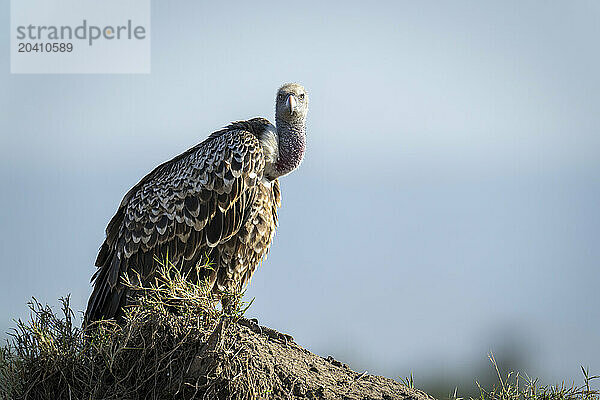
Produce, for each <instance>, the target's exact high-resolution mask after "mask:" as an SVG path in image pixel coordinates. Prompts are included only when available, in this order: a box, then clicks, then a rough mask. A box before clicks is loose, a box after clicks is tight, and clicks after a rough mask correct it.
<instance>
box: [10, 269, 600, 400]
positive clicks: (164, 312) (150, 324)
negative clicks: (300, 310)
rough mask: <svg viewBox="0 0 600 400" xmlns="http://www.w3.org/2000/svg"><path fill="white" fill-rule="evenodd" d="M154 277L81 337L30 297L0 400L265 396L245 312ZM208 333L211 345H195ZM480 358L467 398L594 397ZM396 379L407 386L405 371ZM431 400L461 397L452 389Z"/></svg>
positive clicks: (162, 272) (65, 310)
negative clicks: (484, 366)
mask: <svg viewBox="0 0 600 400" xmlns="http://www.w3.org/2000/svg"><path fill="white" fill-rule="evenodd" d="M158 271H159V273H158V278H157V279H156V281H155V282H154V283H153V284H151V285H149V287H139V286H135V285H133V284H131V282H129V283H128V284H129V285H130V286H131V289H132V290H136V291H137V292H138V293H139V301H138V303H137V304H136V305H133V306H130V307H128V309H127V311H126V323H125V324H122V325H118V324H116V323H114V322H111V321H100V322H97V323H94V324H93V325H92V326H90V327H89V328H88V329H86V330H85V331H84V330H82V329H81V328H80V327H79V324H78V323H77V321H76V318H75V315H74V312H73V310H72V309H71V307H70V304H69V297H65V298H63V299H61V304H62V307H61V310H60V312H58V313H57V312H54V311H53V310H52V309H51V308H50V307H49V306H48V305H44V304H41V303H40V302H38V301H37V300H35V299H33V300H32V301H31V302H30V303H29V308H30V310H31V315H30V318H29V320H27V321H21V320H19V321H17V322H16V327H15V328H14V330H13V332H12V335H11V336H12V337H11V339H10V340H9V341H8V343H7V344H6V345H5V346H3V347H0V399H2V400H9V399H10V400H13V399H15V400H16V399H32V400H38V399H40V400H41V399H88V400H105V399H126V400H129V399H131V400H133V399H171V398H172V399H191V398H208V399H215V398H227V399H229V398H231V399H239V400H246V399H255V398H265V397H264V396H265V393H272V392H273V388H274V386H273V385H274V384H273V382H267V381H266V380H265V379H264V378H262V377H261V376H262V375H259V374H258V373H257V374H255V375H253V372H251V371H254V369H253V368H255V367H253V365H254V364H253V360H252V359H251V358H250V357H249V356H247V355H246V354H245V353H244V349H243V346H241V345H240V344H239V343H236V340H237V339H236V337H237V335H238V333H237V331H236V330H235V325H236V324H229V323H226V322H227V321H233V320H235V319H237V318H239V317H241V316H242V315H243V313H244V311H245V309H246V308H247V307H248V306H249V304H245V303H243V302H241V300H240V299H241V295H240V294H239V293H238V294H229V296H231V301H230V302H231V304H232V307H231V309H228V310H227V312H223V311H222V310H220V309H219V308H217V306H216V301H215V298H214V296H213V295H212V294H211V292H210V291H209V290H208V289H207V285H206V284H205V283H204V282H200V283H198V284H195V283H193V282H190V280H188V279H187V277H186V276H182V275H181V273H180V272H179V271H178V269H177V268H175V267H174V266H173V265H172V264H171V263H169V262H163V263H159V269H158ZM216 332H217V333H219V334H218V335H216V336H215V333H216ZM221 333H222V334H221ZM217 336H218V337H219V339H218V340H219V344H218V345H216V346H213V347H210V346H206V345H205V344H206V343H210V342H211V340H212V341H214V338H215V337H217ZM205 346H206V347H205ZM209 347H210V349H211V350H210V351H209V352H207V350H206V348H209ZM199 354H200V357H199ZM199 358H201V359H202V360H207V362H204V361H202V362H200V363H199V362H198V359H199ZM490 361H491V365H492V367H493V368H494V369H495V371H496V375H497V381H496V383H495V384H490V385H487V387H483V385H479V384H477V391H478V393H477V392H476V393H477V394H475V395H471V396H470V397H467V398H472V399H478V400H562V399H565V400H567V399H568V400H571V399H581V400H600V393H599V392H598V390H597V389H594V388H593V385H594V384H595V383H597V382H598V380H600V378H599V377H598V376H592V375H590V373H589V371H588V370H587V369H584V368H582V372H583V378H582V384H581V385H580V386H576V385H570V386H569V385H565V384H561V385H557V386H542V385H540V384H539V381H538V380H537V379H530V378H528V377H527V376H526V375H521V374H519V373H514V372H511V373H508V374H506V375H504V376H503V375H502V374H501V373H500V368H499V367H498V364H497V363H496V360H495V358H494V356H493V355H490ZM403 383H404V384H405V385H407V386H409V387H413V388H414V387H415V380H414V378H413V376H412V374H411V375H410V376H409V377H407V378H405V379H403ZM434 394H435V393H434ZM438 397H439V398H448V399H452V400H459V399H462V397H460V393H458V392H457V391H456V390H455V391H454V392H453V393H450V394H447V395H439V396H438Z"/></svg>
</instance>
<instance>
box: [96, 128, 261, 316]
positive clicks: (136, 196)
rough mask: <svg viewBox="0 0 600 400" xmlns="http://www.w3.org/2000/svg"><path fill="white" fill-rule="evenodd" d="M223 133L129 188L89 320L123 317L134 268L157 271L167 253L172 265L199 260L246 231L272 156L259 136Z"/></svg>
mask: <svg viewBox="0 0 600 400" xmlns="http://www.w3.org/2000/svg"><path fill="white" fill-rule="evenodd" d="M232 126H233V127H235V126H236V125H235V124H234V125H232ZM218 133H219V134H217V133H215V134H213V135H211V137H210V138H209V139H207V140H206V141H204V142H202V143H200V144H199V145H197V146H195V147H193V148H192V149H190V150H188V151H186V152H185V153H183V154H181V155H179V156H177V157H175V158H174V159H173V160H171V161H168V162H166V163H164V164H161V165H160V166H158V167H157V168H155V169H154V170H153V171H152V172H151V173H149V174H148V175H147V176H145V177H144V178H143V179H142V180H141V181H140V182H139V183H138V184H137V185H135V186H134V187H133V188H132V189H131V190H130V191H129V192H127V194H126V195H125V197H124V198H123V200H122V202H121V204H120V206H119V209H118V211H117V214H116V215H115V216H114V217H113V219H112V220H111V222H110V223H109V225H108V227H107V230H106V233H107V237H106V240H105V242H104V244H103V245H102V247H101V250H100V253H99V254H98V258H97V260H96V266H97V267H98V268H99V269H98V271H97V272H96V274H95V275H94V278H93V279H94V292H93V293H92V296H91V297H90V300H89V303H88V310H87V312H86V319H87V320H95V319H99V318H100V317H103V318H113V317H117V316H118V315H117V314H118V312H119V310H120V307H121V306H122V305H123V304H124V301H125V297H124V296H126V291H125V290H124V287H123V285H122V282H121V281H120V279H121V278H123V276H124V275H125V274H128V273H131V272H132V270H134V269H137V270H138V272H140V273H142V275H144V276H148V275H149V274H151V270H152V267H151V266H149V265H148V259H150V260H152V259H153V257H154V256H157V257H161V258H162V257H165V256H166V255H167V254H166V253H167V252H168V256H169V258H170V260H171V261H172V262H177V261H179V260H182V259H185V260H192V259H198V258H199V257H200V256H201V253H208V252H210V249H211V248H213V247H215V246H217V245H219V244H220V243H223V242H224V241H227V240H228V239H230V238H231V237H232V236H234V235H235V234H236V233H237V232H238V231H239V230H240V227H241V226H242V225H243V218H244V217H245V216H246V215H247V214H246V213H245V210H246V209H248V208H249V207H250V206H251V204H252V201H253V199H254V198H255V197H256V192H257V191H258V188H257V182H258V180H259V179H262V174H263V170H264V164H265V160H264V156H263V152H262V148H261V146H260V143H259V141H258V139H257V136H256V134H255V133H253V132H249V131H248V130H244V129H239V127H238V128H237V129H229V130H224V131H222V132H221V131H220V132H218Z"/></svg>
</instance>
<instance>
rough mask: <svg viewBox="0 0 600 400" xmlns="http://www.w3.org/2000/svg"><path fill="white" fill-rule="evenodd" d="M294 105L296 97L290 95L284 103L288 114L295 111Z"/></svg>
mask: <svg viewBox="0 0 600 400" xmlns="http://www.w3.org/2000/svg"><path fill="white" fill-rule="evenodd" d="M296 103H297V101H296V97H295V96H294V95H293V94H290V95H289V96H288V98H287V101H286V102H285V104H286V105H287V108H288V110H289V111H290V114H293V113H294V110H295V109H296Z"/></svg>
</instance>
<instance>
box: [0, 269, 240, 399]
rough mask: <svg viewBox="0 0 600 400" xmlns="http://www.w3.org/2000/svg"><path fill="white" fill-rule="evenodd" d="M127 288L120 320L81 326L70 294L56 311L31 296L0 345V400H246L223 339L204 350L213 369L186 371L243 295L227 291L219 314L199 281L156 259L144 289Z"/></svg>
mask: <svg viewBox="0 0 600 400" xmlns="http://www.w3.org/2000/svg"><path fill="white" fill-rule="evenodd" d="M129 284H130V283H129ZM131 288H132V289H133V290H136V291H137V292H138V293H139V301H138V303H137V304H136V305H134V306H130V307H128V308H127V310H126V323H125V324H122V325H119V324H116V323H115V322H112V321H99V322H95V323H93V324H91V325H90V326H89V327H88V328H87V329H86V330H82V329H81V328H80V327H79V324H77V323H75V318H74V313H73V310H72V309H71V307H70V304H69V297H65V298H62V299H61V303H62V307H61V310H60V312H58V313H55V312H54V311H53V310H52V309H51V308H50V307H49V306H48V305H43V304H41V303H40V302H38V301H37V300H36V299H33V300H32V301H31V302H30V303H29V309H30V311H31V313H30V318H29V320H28V321H21V320H19V321H16V327H15V328H14V330H13V332H12V333H11V339H10V340H9V341H8V343H7V344H6V345H5V346H3V347H1V348H0V399H3V400H4V399H6V400H8V399H11V400H12V399H146V398H147V399H167V398H193V397H194V396H195V395H197V394H198V393H201V394H203V395H204V394H206V395H207V396H208V398H216V396H217V394H219V393H220V392H227V393H229V394H231V395H232V396H231V397H232V398H239V399H244V398H246V396H245V395H244V393H243V392H242V391H241V389H240V390H238V389H239V388H238V387H237V386H239V387H240V388H243V386H244V382H242V381H241V380H240V379H238V380H237V381H236V379H232V376H230V374H233V373H236V370H237V369H239V368H241V365H238V364H240V363H241V362H243V359H242V360H240V359H239V357H238V359H236V360H233V359H231V357H229V355H228V354H227V351H228V349H227V345H228V344H227V343H224V345H223V346H222V347H223V348H222V350H223V352H222V353H219V354H211V355H210V356H211V357H212V358H213V359H215V360H217V361H218V362H215V363H214V367H215V368H217V367H218V368H220V369H221V370H220V371H218V373H217V372H215V371H213V370H211V368H212V367H213V365H212V364H211V365H209V366H204V367H203V368H207V371H205V373H204V374H202V375H200V374H196V375H191V374H189V371H190V370H191V369H192V368H194V366H195V364H194V362H195V360H196V356H197V355H198V353H199V350H200V349H199V346H201V344H203V343H206V341H207V340H208V339H209V337H210V335H211V334H212V333H213V331H214V330H215V328H216V327H217V326H218V325H219V323H221V325H223V323H222V321H223V320H234V319H236V318H238V317H239V316H241V314H242V313H243V310H244V308H245V307H244V304H243V303H242V302H241V301H240V298H241V295H239V294H237V295H233V294H231V295H230V296H231V297H232V301H231V304H233V305H232V306H231V307H228V312H227V313H224V312H223V311H222V310H220V309H218V308H217V301H216V299H215V298H214V296H213V294H212V293H211V292H210V290H208V289H207V285H206V283H205V282H201V283H199V284H195V283H193V282H190V280H188V279H187V277H185V276H182V275H181V273H180V272H179V270H178V269H177V268H174V266H173V265H172V264H171V263H169V262H164V263H160V265H159V273H158V278H157V279H156V281H155V282H154V283H153V284H151V285H150V286H149V287H139V286H132V287H131ZM226 325H227V326H229V325H230V324H226ZM227 326H226V327H225V330H226V329H227ZM236 385H237V386H236Z"/></svg>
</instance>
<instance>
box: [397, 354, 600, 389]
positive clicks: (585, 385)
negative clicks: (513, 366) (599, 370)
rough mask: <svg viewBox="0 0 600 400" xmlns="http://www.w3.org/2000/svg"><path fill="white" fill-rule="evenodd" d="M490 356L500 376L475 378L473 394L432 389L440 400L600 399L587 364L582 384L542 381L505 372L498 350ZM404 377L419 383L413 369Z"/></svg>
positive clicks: (407, 382)
mask: <svg viewBox="0 0 600 400" xmlns="http://www.w3.org/2000/svg"><path fill="white" fill-rule="evenodd" d="M488 358H489V361H490V366H491V368H492V369H493V370H494V374H495V376H496V379H495V382H493V383H489V384H487V385H483V384H480V382H478V381H477V380H474V382H475V386H474V388H473V390H472V392H471V395H468V396H465V397H463V396H461V394H460V392H459V390H458V388H455V389H454V390H453V391H452V392H450V393H441V392H439V388H438V389H437V391H438V393H435V392H434V391H435V390H436V389H431V390H430V391H429V393H430V394H433V395H436V397H437V398H438V399H440V400H445V399H448V400H467V399H471V400H600V391H598V389H597V388H594V384H596V385H597V384H600V376H594V375H590V373H589V370H588V369H586V368H584V367H581V371H582V381H581V384H580V385H576V384H575V383H572V384H570V385H568V384H565V383H564V382H562V383H560V384H558V385H542V384H540V380H539V379H537V378H530V377H529V376H527V375H526V374H521V373H519V372H514V371H511V372H507V373H506V374H505V375H503V374H502V373H501V368H500V367H499V365H498V363H497V362H496V358H495V356H494V354H493V353H490V354H489V355H488ZM401 381H402V383H404V384H405V385H407V386H409V387H415V380H414V378H413V375H412V373H411V374H410V375H409V376H408V377H406V378H403V379H401ZM434 386H437V385H435V384H434ZM463 387H464V385H463Z"/></svg>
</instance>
